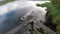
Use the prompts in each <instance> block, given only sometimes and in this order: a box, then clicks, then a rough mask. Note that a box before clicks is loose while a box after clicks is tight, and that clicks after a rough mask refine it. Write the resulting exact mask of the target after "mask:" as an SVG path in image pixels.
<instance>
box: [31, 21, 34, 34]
mask: <svg viewBox="0 0 60 34" xmlns="http://www.w3.org/2000/svg"><path fill="white" fill-rule="evenodd" d="M33 24H34V22H31V34H33V30H34V29H33V27H34V25H33Z"/></svg>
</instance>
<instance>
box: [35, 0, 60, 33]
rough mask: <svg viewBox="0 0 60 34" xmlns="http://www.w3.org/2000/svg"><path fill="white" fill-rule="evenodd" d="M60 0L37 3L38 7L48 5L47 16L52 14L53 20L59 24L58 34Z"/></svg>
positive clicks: (59, 31) (59, 30)
mask: <svg viewBox="0 0 60 34" xmlns="http://www.w3.org/2000/svg"><path fill="white" fill-rule="evenodd" d="M59 3H60V0H51V3H45V4H36V5H37V6H38V7H39V6H42V7H47V12H48V14H47V15H46V18H47V17H49V16H50V15H52V17H53V18H52V22H53V23H55V24H57V27H56V28H57V34H60V4H59Z"/></svg>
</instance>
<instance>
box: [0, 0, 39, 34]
mask: <svg viewBox="0 0 60 34" xmlns="http://www.w3.org/2000/svg"><path fill="white" fill-rule="evenodd" d="M36 3H40V2H32V1H30V2H24V1H23V2H19V1H17V2H16V1H15V2H12V3H8V4H6V5H4V6H0V10H1V11H2V14H1V11H0V34H5V33H6V32H7V31H9V30H11V29H12V28H14V27H16V26H18V25H20V24H21V22H19V20H20V18H21V17H22V16H23V15H25V13H26V12H28V11H30V10H32V9H33V8H34V7H36V5H35V4H36ZM15 5H16V6H15ZM1 7H2V9H1ZM9 7H10V8H9ZM4 8H5V9H6V11H5V10H3V9H4ZM4 11H5V12H6V13H4Z"/></svg>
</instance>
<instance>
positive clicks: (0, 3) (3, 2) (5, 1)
mask: <svg viewBox="0 0 60 34" xmlns="http://www.w3.org/2000/svg"><path fill="white" fill-rule="evenodd" d="M11 1H14V0H4V1H0V5H3V4H6V3H8V2H11Z"/></svg>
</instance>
